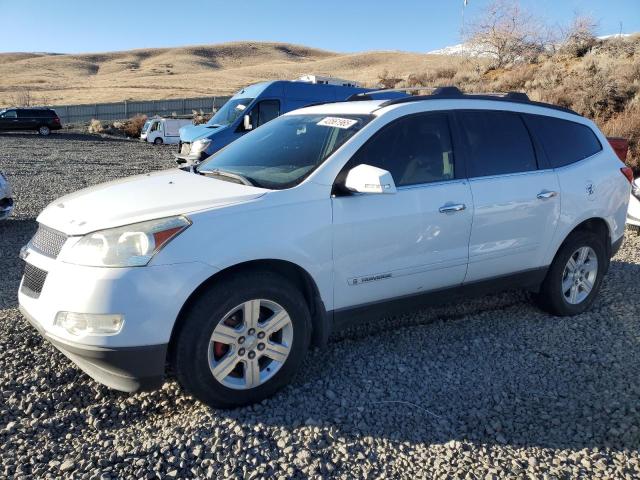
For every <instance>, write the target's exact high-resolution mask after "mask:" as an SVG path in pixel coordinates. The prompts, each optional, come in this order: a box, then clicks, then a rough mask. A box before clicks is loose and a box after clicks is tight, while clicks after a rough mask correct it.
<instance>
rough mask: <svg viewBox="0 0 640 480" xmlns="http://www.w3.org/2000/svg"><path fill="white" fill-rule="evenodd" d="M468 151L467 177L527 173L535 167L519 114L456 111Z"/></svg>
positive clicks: (532, 152) (535, 163)
mask: <svg viewBox="0 0 640 480" xmlns="http://www.w3.org/2000/svg"><path fill="white" fill-rule="evenodd" d="M458 119H459V120H460V126H461V129H462V137H463V141H464V143H465V144H466V150H467V152H468V161H467V163H468V166H467V174H468V175H469V177H485V176H488V175H504V174H508V173H517V172H529V171H533V170H536V169H537V168H538V166H537V162H536V156H535V152H534V150H533V143H532V142H531V137H530V136H529V132H528V130H527V127H526V126H525V124H524V122H523V121H522V118H520V115H518V114H516V113H512V112H500V111H488V110H487V111H485V110H474V111H462V112H458Z"/></svg>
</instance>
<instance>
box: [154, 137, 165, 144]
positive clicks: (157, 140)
mask: <svg viewBox="0 0 640 480" xmlns="http://www.w3.org/2000/svg"><path fill="white" fill-rule="evenodd" d="M163 143H164V141H163V140H162V139H161V138H160V137H158V138H156V139H155V140H154V141H153V144H154V145H162V144H163Z"/></svg>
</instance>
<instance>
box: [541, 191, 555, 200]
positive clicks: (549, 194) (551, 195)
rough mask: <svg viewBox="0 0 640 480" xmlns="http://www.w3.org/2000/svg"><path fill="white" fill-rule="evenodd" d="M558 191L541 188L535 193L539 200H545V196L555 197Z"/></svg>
mask: <svg viewBox="0 0 640 480" xmlns="http://www.w3.org/2000/svg"><path fill="white" fill-rule="evenodd" d="M557 194H558V192H550V191H549V190H543V191H541V192H540V193H539V194H538V195H536V196H537V197H538V198H539V199H540V200H546V199H547V198H552V197H555V196H556V195H557Z"/></svg>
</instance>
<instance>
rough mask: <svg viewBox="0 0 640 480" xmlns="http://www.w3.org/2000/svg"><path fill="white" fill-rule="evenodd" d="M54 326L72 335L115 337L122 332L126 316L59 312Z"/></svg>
mask: <svg viewBox="0 0 640 480" xmlns="http://www.w3.org/2000/svg"><path fill="white" fill-rule="evenodd" d="M53 324H54V325H55V326H57V327H62V328H64V329H65V330H66V331H67V332H69V333H70V334H71V335H115V334H117V333H119V332H120V330H122V325H123V324H124V316H122V315H119V314H97V313H73V312H58V314H57V315H56V318H55V320H54V321H53Z"/></svg>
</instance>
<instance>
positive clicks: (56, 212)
mask: <svg viewBox="0 0 640 480" xmlns="http://www.w3.org/2000/svg"><path fill="white" fill-rule="evenodd" d="M267 191H268V190H265V189H262V188H256V187H250V186H246V185H240V184H236V183H231V182H225V181H224V180H217V179H214V178H210V177H204V176H202V175H197V174H194V173H188V172H185V171H182V170H178V169H172V170H164V171H160V172H155V173H150V174H145V175H138V176H135V177H129V178H123V179H121V180H116V181H113V182H109V183H104V184H102V185H96V186H95V187H90V188H87V189H84V190H80V191H78V192H76V193H72V194H71V195H67V196H64V197H62V198H60V199H58V200H56V201H55V202H53V203H51V204H50V205H49V206H47V208H46V209H45V210H44V211H43V212H42V213H41V214H40V215H39V216H38V222H40V223H42V224H44V225H47V226H48V227H51V228H53V229H55V230H58V231H61V232H63V233H66V234H67V235H84V234H86V233H89V232H94V231H96V230H103V229H106V228H112V227H119V226H122V225H128V224H131V223H137V222H143V221H145V220H153V219H156V218H162V217H169V216H172V215H180V214H188V213H192V212H195V211H198V210H205V209H208V208H213V207H220V206H225V205H231V204H236V203H240V202H246V201H249V200H253V199H256V198H259V197H261V196H262V195H264V194H265V193H266V192H267Z"/></svg>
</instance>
